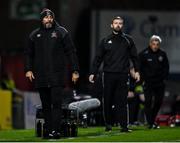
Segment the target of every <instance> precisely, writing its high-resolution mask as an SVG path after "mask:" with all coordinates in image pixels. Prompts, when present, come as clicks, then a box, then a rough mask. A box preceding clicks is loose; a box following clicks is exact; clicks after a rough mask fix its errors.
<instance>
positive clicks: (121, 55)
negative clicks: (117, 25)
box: [91, 33, 139, 74]
mask: <svg viewBox="0 0 180 143" xmlns="http://www.w3.org/2000/svg"><path fill="white" fill-rule="evenodd" d="M129 60H132V63H133V66H134V68H135V71H139V66H138V55H137V49H136V47H135V44H134V42H133V40H132V38H131V37H130V36H129V35H127V34H124V33H119V34H117V35H116V34H113V33H112V34H111V35H109V36H107V37H106V38H104V39H103V40H102V41H101V42H100V45H99V47H98V49H97V52H96V56H95V59H94V62H93V67H92V71H91V73H92V74H97V72H98V69H99V67H100V65H101V63H102V62H104V65H103V71H104V72H111V73H122V74H128V73H129V67H130V63H129Z"/></svg>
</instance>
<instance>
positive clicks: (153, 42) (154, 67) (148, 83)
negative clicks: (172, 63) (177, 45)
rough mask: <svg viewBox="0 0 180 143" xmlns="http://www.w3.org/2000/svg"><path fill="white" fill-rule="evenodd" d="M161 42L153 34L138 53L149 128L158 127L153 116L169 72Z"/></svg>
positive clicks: (162, 95) (161, 99) (155, 114)
mask: <svg viewBox="0 0 180 143" xmlns="http://www.w3.org/2000/svg"><path fill="white" fill-rule="evenodd" d="M161 42H162V40H161V38H160V37H159V36H157V35H153V36H152V37H151V38H150V41H149V46H148V47H147V48H146V49H144V50H143V51H141V52H140V54H139V59H140V72H141V79H142V80H143V81H144V94H145V114H146V119H147V122H148V128H150V129H152V128H154V129H155V128H159V126H158V125H157V124H156V123H155V118H156V116H157V114H158V112H159V109H160V107H161V104H162V101H163V97H164V92H165V83H164V80H165V79H167V77H168V74H169V62H168V58H167V55H166V53H165V51H163V50H162V49H160V44H161Z"/></svg>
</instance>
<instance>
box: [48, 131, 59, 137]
mask: <svg viewBox="0 0 180 143" xmlns="http://www.w3.org/2000/svg"><path fill="white" fill-rule="evenodd" d="M60 137H61V136H60V133H59V132H56V131H52V132H51V133H50V134H49V138H50V139H60Z"/></svg>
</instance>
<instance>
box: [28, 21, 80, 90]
mask: <svg viewBox="0 0 180 143" xmlns="http://www.w3.org/2000/svg"><path fill="white" fill-rule="evenodd" d="M65 56H67V59H68V60H69V61H70V63H71V65H72V71H78V70H79V67H78V61H77V56H76V50H75V47H74V45H73V42H72V40H71V38H70V35H69V33H68V32H67V30H66V29H65V28H63V27H61V26H59V25H58V24H57V23H56V22H55V23H54V25H53V27H52V28H50V29H46V28H43V26H41V27H40V28H38V29H36V30H34V31H33V32H32V33H31V34H30V36H29V41H28V46H27V47H26V48H25V72H27V71H32V72H33V73H34V76H35V87H36V88H39V87H49V86H58V85H63V84H64V75H65V74H64V72H65V69H66V68H67V67H66V64H65V63H66V62H65V59H66V58H65Z"/></svg>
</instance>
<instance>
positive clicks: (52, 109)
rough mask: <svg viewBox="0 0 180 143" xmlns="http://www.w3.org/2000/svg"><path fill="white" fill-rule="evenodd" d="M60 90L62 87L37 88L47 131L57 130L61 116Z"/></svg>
mask: <svg viewBox="0 0 180 143" xmlns="http://www.w3.org/2000/svg"><path fill="white" fill-rule="evenodd" d="M62 90H63V87H61V86H56V87H45V88H38V91H39V93H40V99H41V103H42V109H43V114H44V119H45V128H46V129H47V131H48V132H51V131H58V132H59V129H60V124H61V116H62V107H61V105H62V98H63V97H62Z"/></svg>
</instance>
